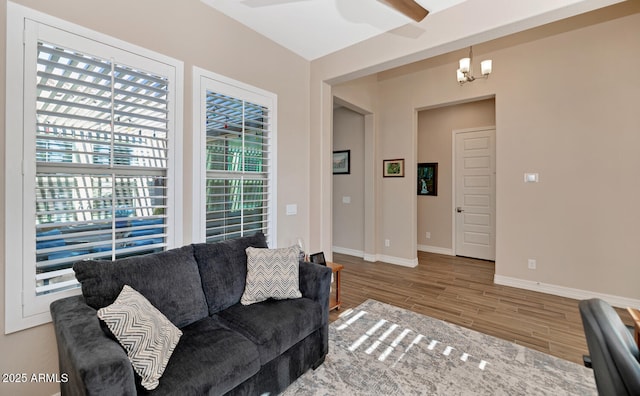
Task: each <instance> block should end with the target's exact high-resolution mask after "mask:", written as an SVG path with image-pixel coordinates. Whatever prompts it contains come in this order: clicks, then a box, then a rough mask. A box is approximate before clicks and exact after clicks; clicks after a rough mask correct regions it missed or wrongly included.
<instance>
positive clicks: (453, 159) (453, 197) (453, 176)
mask: <svg viewBox="0 0 640 396" xmlns="http://www.w3.org/2000/svg"><path fill="white" fill-rule="evenodd" d="M489 129H492V130H495V138H496V140H497V136H498V130H497V128H496V126H495V125H489V126H484V127H475V128H463V129H453V130H452V131H451V242H452V243H451V245H452V246H451V252H452V253H453V255H454V256H457V255H458V252H457V251H456V246H457V243H456V242H457V236H458V234H457V229H456V193H457V191H456V135H457V134H458V133H468V132H480V131H486V130H489ZM494 146H497V142H495V141H494ZM495 148H496V149H495V150H494V151H495V156H496V158H494V160H495V161H496V163H497V162H498V150H497V147H495ZM497 169H498V167H497V166H496V179H497ZM495 187H496V186H494V189H495ZM496 190H497V189H496ZM496 194H497V192H496V191H494V195H496ZM494 198H496V202H495V207H496V210H495V211H496V217H497V213H498V200H497V196H494ZM493 221H494V223H495V221H496V219H493ZM494 232H495V233H496V234H497V232H498V231H497V227H496V229H495V230H494ZM496 240H497V238H496V235H494V236H493V244H494V247H493V248H494V250H495V244H496Z"/></svg>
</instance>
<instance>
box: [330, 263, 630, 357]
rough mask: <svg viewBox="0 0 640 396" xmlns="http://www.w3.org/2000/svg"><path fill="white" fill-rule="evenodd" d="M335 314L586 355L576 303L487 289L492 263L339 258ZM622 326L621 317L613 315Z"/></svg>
mask: <svg viewBox="0 0 640 396" xmlns="http://www.w3.org/2000/svg"><path fill="white" fill-rule="evenodd" d="M333 261H334V262H336V263H340V264H342V265H344V269H343V270H342V274H341V288H340V291H341V293H342V309H341V310H339V311H335V310H334V311H331V313H330V319H331V320H332V321H333V320H336V319H337V318H338V316H339V315H340V313H341V312H344V311H345V310H346V309H348V308H354V307H356V306H358V305H360V304H361V303H363V302H364V301H366V300H367V299H374V300H378V301H381V302H384V303H387V304H391V305H395V306H398V307H401V308H405V309H409V310H411V311H414V312H417V313H420V314H423V315H427V316H431V317H433V318H437V319H441V320H445V321H448V322H450V323H454V324H457V325H460V326H464V327H467V328H470V329H473V330H475V331H479V332H482V333H485V334H489V335H492V336H495V337H499V338H502V339H505V340H507V341H511V342H515V343H517V344H520V345H524V346H527V347H530V348H532V349H536V350H539V351H542V352H545V353H548V354H551V355H554V356H557V357H560V358H562V359H566V360H569V361H572V362H575V363H578V364H582V355H584V354H587V353H588V350H587V344H586V341H585V337H584V330H583V327H582V320H581V318H580V313H579V311H578V301H577V300H573V299H570V298H565V297H558V296H554V295H550V294H544V293H539V292H533V291H529V290H524V289H518V288H513V287H509V286H502V285H496V284H494V283H493V277H494V274H495V265H494V263H493V262H489V261H484V260H475V259H471V258H466V257H454V256H445V255H440V254H434V253H426V252H418V266H417V267H416V268H408V267H402V266H398V265H392V264H387V263H382V262H376V263H370V262H365V261H364V260H362V259H360V258H357V257H353V256H348V255H344V254H337V253H336V254H334V257H333ZM617 311H618V314H619V315H620V316H621V318H622V319H623V321H624V322H625V323H626V324H632V323H633V322H632V321H631V318H630V317H629V315H628V314H627V312H626V310H623V309H617Z"/></svg>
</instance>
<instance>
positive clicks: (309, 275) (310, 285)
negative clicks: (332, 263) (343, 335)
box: [300, 261, 331, 324]
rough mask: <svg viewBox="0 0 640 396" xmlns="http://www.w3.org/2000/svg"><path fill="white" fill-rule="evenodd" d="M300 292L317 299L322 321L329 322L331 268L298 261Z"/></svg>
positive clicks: (304, 295) (303, 295)
mask: <svg viewBox="0 0 640 396" xmlns="http://www.w3.org/2000/svg"><path fill="white" fill-rule="evenodd" d="M300 292H302V297H306V298H310V299H312V300H315V301H318V302H319V303H320V306H321V307H323V310H322V323H323V324H328V323H329V295H330V294H331V268H329V267H325V266H323V265H319V264H314V263H309V262H302V261H301V262H300Z"/></svg>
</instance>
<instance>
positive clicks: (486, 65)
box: [480, 59, 492, 76]
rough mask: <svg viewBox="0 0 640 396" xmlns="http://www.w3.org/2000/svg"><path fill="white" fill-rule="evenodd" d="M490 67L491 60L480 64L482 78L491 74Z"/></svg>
mask: <svg viewBox="0 0 640 396" xmlns="http://www.w3.org/2000/svg"><path fill="white" fill-rule="evenodd" d="M491 66H492V62H491V59H487V60H484V61H482V62H480V69H481V70H482V75H483V76H486V75H489V74H491Z"/></svg>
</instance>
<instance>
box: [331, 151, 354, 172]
mask: <svg viewBox="0 0 640 396" xmlns="http://www.w3.org/2000/svg"><path fill="white" fill-rule="evenodd" d="M350 173H351V150H340V151H334V152H333V174H334V175H348V174H350Z"/></svg>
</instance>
